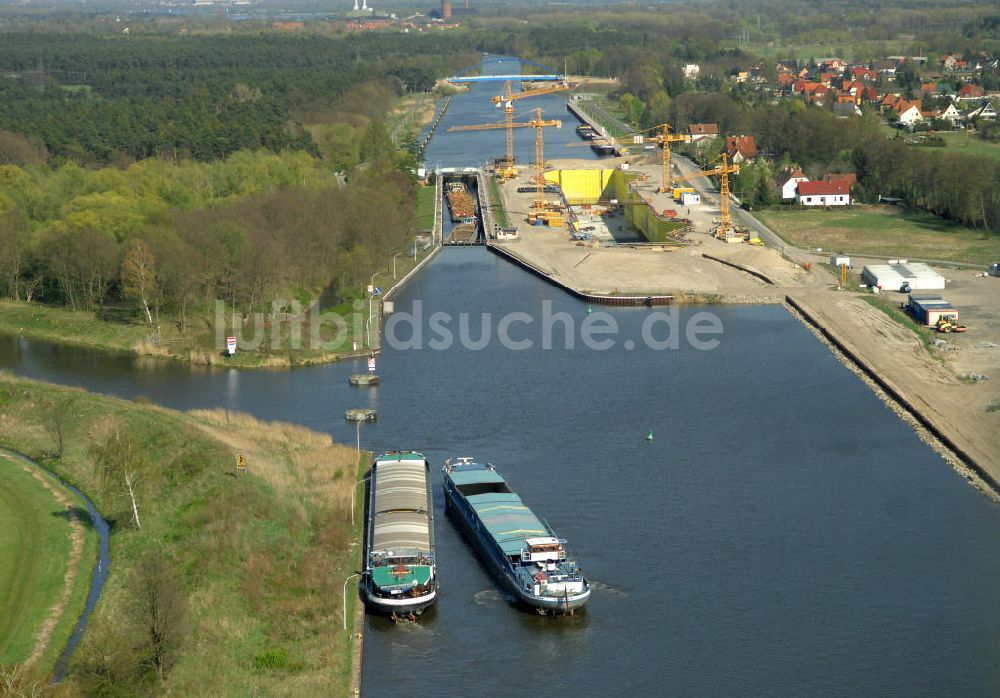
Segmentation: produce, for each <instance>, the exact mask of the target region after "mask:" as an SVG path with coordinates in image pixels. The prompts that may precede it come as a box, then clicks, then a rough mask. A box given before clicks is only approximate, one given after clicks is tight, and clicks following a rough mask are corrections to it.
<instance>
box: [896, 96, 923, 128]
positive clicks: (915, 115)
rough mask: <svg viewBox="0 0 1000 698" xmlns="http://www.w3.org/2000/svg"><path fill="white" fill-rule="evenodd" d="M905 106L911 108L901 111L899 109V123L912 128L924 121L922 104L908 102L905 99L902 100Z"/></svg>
mask: <svg viewBox="0 0 1000 698" xmlns="http://www.w3.org/2000/svg"><path fill="white" fill-rule="evenodd" d="M902 102H903V103H904V104H908V105H909V106H907V107H905V108H904V109H902V110H900V109H897V112H898V113H899V117H898V120H899V123H900V124H902V125H903V126H907V127H912V126H913V124H916V123H919V122H921V121H923V120H924V115H923V112H922V111H920V102H907V101H906V100H905V99H904V100H902Z"/></svg>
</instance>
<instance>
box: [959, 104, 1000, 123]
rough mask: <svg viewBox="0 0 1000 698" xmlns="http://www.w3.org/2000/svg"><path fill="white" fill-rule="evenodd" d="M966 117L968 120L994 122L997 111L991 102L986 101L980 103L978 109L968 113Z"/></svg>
mask: <svg viewBox="0 0 1000 698" xmlns="http://www.w3.org/2000/svg"><path fill="white" fill-rule="evenodd" d="M965 117H966V118H967V119H982V120H983V121H993V120H995V119H996V118H997V110H996V107H994V106H993V103H992V102H991V101H990V100H988V99H984V100H982V101H980V102H979V106H978V107H976V108H975V109H973V110H972V111H970V112H968V113H967V114H966V115H965Z"/></svg>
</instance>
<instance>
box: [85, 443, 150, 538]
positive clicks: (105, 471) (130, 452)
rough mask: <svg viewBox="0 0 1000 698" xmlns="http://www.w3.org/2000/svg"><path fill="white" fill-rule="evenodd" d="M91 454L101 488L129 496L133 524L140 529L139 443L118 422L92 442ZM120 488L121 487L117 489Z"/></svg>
mask: <svg viewBox="0 0 1000 698" xmlns="http://www.w3.org/2000/svg"><path fill="white" fill-rule="evenodd" d="M90 457H91V458H92V459H93V461H94V467H95V469H96V471H97V477H98V479H99V480H100V482H101V485H102V487H103V488H104V489H105V490H106V491H109V492H113V493H114V492H119V493H122V494H127V495H128V498H129V501H130V503H131V505H132V519H133V521H135V527H136V528H138V529H141V528H142V524H141V523H140V522H139V505H138V503H137V502H136V491H137V490H138V485H139V478H140V476H141V475H142V471H143V469H144V468H145V465H146V459H145V457H144V455H143V453H142V448H141V446H140V445H139V443H138V442H137V441H136V440H135V438H134V437H133V436H132V435H131V433H130V432H128V431H127V430H126V429H124V428H122V427H121V426H120V425H115V426H114V428H113V429H112V430H111V432H110V433H109V434H108V435H107V437H105V438H104V439H103V440H101V441H95V442H94V443H93V444H91V446H90ZM122 487H124V489H119V488H122Z"/></svg>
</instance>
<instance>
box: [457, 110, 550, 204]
mask: <svg viewBox="0 0 1000 698" xmlns="http://www.w3.org/2000/svg"><path fill="white" fill-rule="evenodd" d="M547 126H554V127H555V128H562V122H561V121H559V120H558V119H550V120H547V121H546V120H544V119H542V110H541V109H540V108H536V109H535V118H534V119H532V120H531V121H504V122H500V123H493V124H468V125H465V126H452V127H451V128H449V129H448V132H449V133H451V132H452V131H486V130H488V129H498V128H507V129H512V128H533V129H535V131H536V135H535V203H534V208H535V211H536V212H542V211H544V210H545V174H544V170H545V160H544V157H543V156H544V146H545V144H544V142H543V140H542V129H543V128H545V127H547Z"/></svg>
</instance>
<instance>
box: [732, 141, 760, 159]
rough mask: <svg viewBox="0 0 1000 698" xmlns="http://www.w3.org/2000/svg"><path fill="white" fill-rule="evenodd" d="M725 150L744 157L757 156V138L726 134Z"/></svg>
mask: <svg viewBox="0 0 1000 698" xmlns="http://www.w3.org/2000/svg"><path fill="white" fill-rule="evenodd" d="M726 151H727V152H728V153H729V154H730V155H735V154H736V153H739V154H740V155H742V156H743V157H745V158H755V157H757V140H756V139H755V138H754V137H753V136H726Z"/></svg>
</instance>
